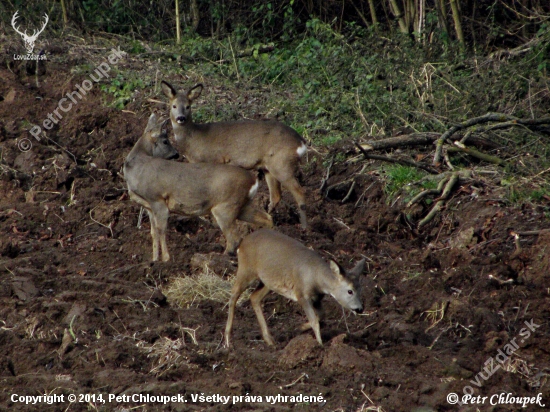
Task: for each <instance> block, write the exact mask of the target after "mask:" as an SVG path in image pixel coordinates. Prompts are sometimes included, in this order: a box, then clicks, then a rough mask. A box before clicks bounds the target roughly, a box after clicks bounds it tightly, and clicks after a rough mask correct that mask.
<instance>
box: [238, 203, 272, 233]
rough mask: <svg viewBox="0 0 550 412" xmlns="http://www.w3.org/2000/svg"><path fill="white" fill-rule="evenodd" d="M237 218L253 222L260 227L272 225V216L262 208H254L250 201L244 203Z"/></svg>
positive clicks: (270, 226)
mask: <svg viewBox="0 0 550 412" xmlns="http://www.w3.org/2000/svg"><path fill="white" fill-rule="evenodd" d="M238 219H239V220H242V221H243V222H248V223H254V224H256V225H258V226H261V227H268V228H272V227H273V218H272V217H271V216H270V215H269V214H267V213H266V212H264V211H263V210H258V209H256V208H255V207H254V205H253V204H252V201H249V202H248V203H247V204H246V205H244V207H243V208H242V209H241V213H240V214H239V217H238Z"/></svg>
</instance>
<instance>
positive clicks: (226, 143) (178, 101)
mask: <svg viewBox="0 0 550 412" xmlns="http://www.w3.org/2000/svg"><path fill="white" fill-rule="evenodd" d="M162 90H163V92H164V94H165V95H166V96H167V97H168V99H169V104H170V120H171V121H172V127H173V128H174V134H175V137H176V142H177V144H178V149H179V150H181V152H182V154H183V155H184V156H185V157H186V158H187V159H188V160H189V161H190V162H191V163H196V162H207V163H223V164H231V165H235V166H239V167H242V168H244V169H248V170H251V169H256V170H259V169H261V170H263V171H264V173H265V180H266V182H267V186H268V188H269V207H268V212H269V213H271V212H272V211H273V209H274V208H275V206H277V204H278V203H279V201H280V200H281V184H282V185H283V186H284V187H286V188H287V189H288V190H289V191H290V192H291V193H292V196H294V199H295V200H296V203H297V204H298V208H299V214H300V223H301V224H302V226H303V227H304V228H305V227H307V219H306V212H305V204H306V201H305V195H304V189H303V188H302V187H301V186H300V184H299V183H298V180H296V177H295V176H294V174H295V172H296V168H297V166H298V163H299V162H300V159H301V157H302V156H303V155H304V154H305V153H306V151H307V146H306V143H305V140H304V139H303V138H302V137H301V136H300V135H299V134H298V133H297V132H296V131H295V130H294V129H292V128H291V127H289V126H286V125H285V124H283V123H280V122H277V121H273V120H271V121H263V120H260V121H240V122H217V123H205V124H196V123H193V119H192V117H191V104H192V103H193V102H194V101H195V100H196V99H197V98H198V97H199V96H200V95H201V93H202V90H203V85H202V84H197V85H196V86H193V87H192V88H191V89H189V90H188V91H187V92H185V91H179V92H178V91H176V89H175V88H174V87H173V86H172V85H171V84H169V83H167V82H165V81H162Z"/></svg>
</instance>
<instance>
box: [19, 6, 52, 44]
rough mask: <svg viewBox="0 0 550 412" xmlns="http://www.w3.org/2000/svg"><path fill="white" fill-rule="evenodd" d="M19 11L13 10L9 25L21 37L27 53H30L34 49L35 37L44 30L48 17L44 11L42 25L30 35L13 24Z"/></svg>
mask: <svg viewBox="0 0 550 412" xmlns="http://www.w3.org/2000/svg"><path fill="white" fill-rule="evenodd" d="M17 13H19V10H18V11H16V12H15V14H14V15H13V18H12V19H11V25H12V26H13V29H14V30H15V31H16V32H17V33H19V34H20V35H21V37H23V41H24V42H25V49H27V53H28V54H32V51H33V50H34V43H35V42H36V39H37V38H38V35H39V34H40V33H42V32H43V31H44V29H45V28H46V24H48V21H49V17H48V15H47V14H46V13H44V24H43V25H42V28H41V29H40V30H35V31H34V32H33V34H32V35H31V36H29V35H28V34H27V31H26V30H25V32H24V33H23V32H22V31H20V30H19V29H18V28H17V26H16V25H15V21H16V20H17V18H18V17H19V16H18V15H17Z"/></svg>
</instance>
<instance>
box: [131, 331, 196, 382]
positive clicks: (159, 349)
mask: <svg viewBox="0 0 550 412" xmlns="http://www.w3.org/2000/svg"><path fill="white" fill-rule="evenodd" d="M136 346H137V347H138V348H139V349H140V350H141V351H143V352H145V353H147V357H148V358H156V362H155V363H154V366H153V367H152V368H151V370H150V371H149V373H152V374H155V375H156V376H161V375H163V374H164V373H166V372H168V371H169V370H170V369H174V368H177V367H179V366H180V365H183V364H186V365H189V361H188V359H187V357H186V356H184V355H182V350H183V348H184V347H185V346H186V345H185V339H184V337H181V338H179V339H175V340H172V339H170V338H167V337H162V338H160V339H159V340H157V341H156V342H155V343H153V344H148V343H146V342H144V341H139V342H138V343H137V344H136ZM189 366H190V367H196V365H189Z"/></svg>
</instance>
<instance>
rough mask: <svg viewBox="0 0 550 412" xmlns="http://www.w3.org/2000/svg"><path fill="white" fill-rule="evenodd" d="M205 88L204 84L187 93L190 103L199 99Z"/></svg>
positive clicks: (197, 85)
mask: <svg viewBox="0 0 550 412" xmlns="http://www.w3.org/2000/svg"><path fill="white" fill-rule="evenodd" d="M203 88H204V86H203V85H202V83H199V84H196V85H195V86H193V87H192V88H191V89H189V91H188V92H187V99H188V100H189V102H193V100H195V99H196V98H198V97H199V96H200V95H201V93H202V89H203Z"/></svg>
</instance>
